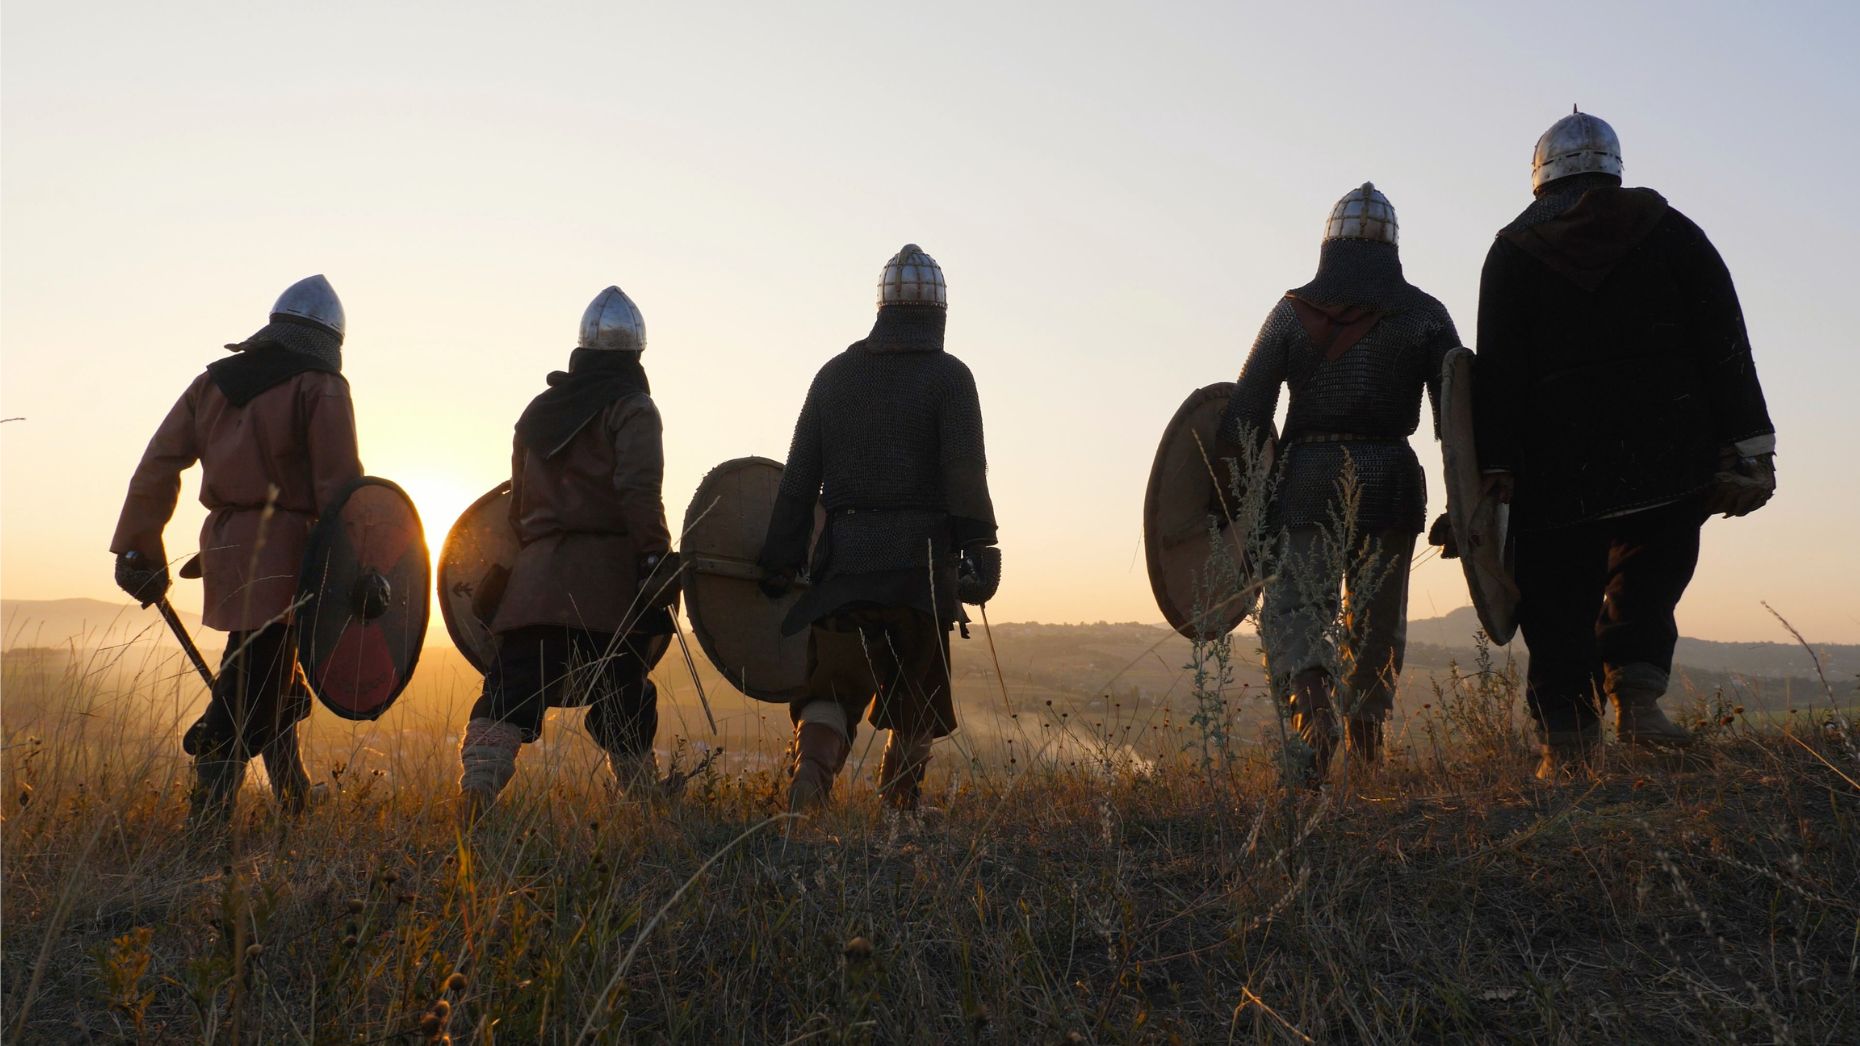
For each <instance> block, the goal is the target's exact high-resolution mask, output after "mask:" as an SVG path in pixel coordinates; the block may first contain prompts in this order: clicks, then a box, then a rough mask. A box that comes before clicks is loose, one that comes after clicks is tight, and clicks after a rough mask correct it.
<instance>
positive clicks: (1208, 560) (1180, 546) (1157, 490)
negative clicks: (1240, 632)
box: [1143, 381, 1258, 639]
mask: <svg viewBox="0 0 1860 1046" xmlns="http://www.w3.org/2000/svg"><path fill="white" fill-rule="evenodd" d="M1233 391H1234V383H1233V382H1231V381H1224V382H1220V383H1219V384H1215V385H1209V386H1206V387H1204V388H1199V389H1196V390H1195V391H1194V392H1193V393H1191V394H1190V395H1189V397H1188V399H1186V400H1184V401H1183V402H1182V406H1181V408H1180V409H1178V410H1177V411H1176V412H1175V417H1173V418H1170V419H1169V425H1168V427H1166V428H1165V429H1163V436H1162V442H1161V443H1159V444H1158V445H1157V447H1156V460H1155V462H1154V463H1153V464H1152V465H1151V466H1150V483H1149V489H1148V491H1147V492H1146V493H1145V495H1144V498H1143V552H1144V560H1145V562H1146V564H1147V565H1148V567H1149V574H1150V591H1151V592H1153V593H1155V595H1156V606H1157V608H1158V609H1160V610H1161V611H1162V614H1163V619H1164V620H1166V621H1168V622H1169V625H1170V627H1172V628H1174V629H1175V630H1176V631H1177V632H1180V633H1181V634H1182V635H1184V636H1187V637H1188V638H1190V639H1209V638H1213V637H1217V636H1224V635H1226V634H1227V633H1229V632H1231V631H1233V630H1234V628H1235V627H1236V626H1238V625H1239V624H1240V622H1242V621H1244V620H1246V616H1247V614H1248V613H1250V612H1251V611H1252V609H1253V607H1254V605H1255V604H1256V603H1257V602H1258V599H1257V595H1256V594H1255V593H1253V592H1252V591H1251V590H1250V589H1249V588H1247V587H1246V584H1245V579H1246V577H1247V570H1246V555H1245V545H1244V542H1243V541H1242V540H1241V538H1240V535H1238V534H1231V533H1230V530H1231V529H1232V528H1230V527H1229V525H1228V519H1227V518H1226V517H1225V516H1224V515H1223V516H1217V515H1216V509H1215V506H1216V505H1217V502H1216V500H1215V497H1216V492H1217V491H1220V492H1221V493H1222V495H1223V497H1224V499H1225V501H1226V503H1227V504H1228V505H1229V506H1231V505H1232V503H1233V499H1232V491H1230V490H1229V489H1228V488H1229V485H1230V484H1229V477H1228V476H1226V475H1221V476H1218V477H1217V476H1216V466H1215V464H1214V460H1215V459H1214V439H1215V431H1216V429H1217V428H1218V427H1219V426H1220V421H1221V414H1222V413H1223V412H1225V411H1226V409H1227V401H1228V400H1229V399H1230V398H1231V397H1232V396H1233ZM1217 521H1218V526H1216V525H1215V524H1216V523H1217Z"/></svg>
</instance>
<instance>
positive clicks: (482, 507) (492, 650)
mask: <svg viewBox="0 0 1860 1046" xmlns="http://www.w3.org/2000/svg"><path fill="white" fill-rule="evenodd" d="M510 497H511V495H510V482H509V481H508V480H506V481H504V482H502V483H499V484H498V485H497V486H495V487H492V488H491V489H490V491H488V492H487V493H486V494H485V495H484V496H483V497H481V498H479V499H478V500H477V501H474V502H472V503H471V507H470V508H468V509H466V510H465V511H464V512H461V513H459V518H458V521H457V522H455V523H453V524H452V529H451V530H449V531H447V532H446V543H445V544H444V545H441V546H440V548H439V613H440V616H442V617H443V618H444V619H445V622H446V633H447V634H448V635H450V636H451V637H452V645H453V646H455V647H458V650H459V653H461V654H464V655H465V660H467V661H469V662H471V666H472V667H473V668H475V669H477V670H478V671H480V672H487V673H488V672H490V671H491V669H492V668H493V667H494V666H495V665H496V664H497V647H498V641H497V636H495V635H493V634H492V632H491V622H492V620H494V619H495V618H496V617H497V608H498V607H499V606H501V605H502V604H503V602H504V589H505V587H506V586H507V585H508V584H509V583H510V572H511V571H512V570H515V569H516V566H517V553H518V552H519V551H520V550H521V549H522V547H523V543H522V542H521V541H519V540H518V539H517V530H516V527H514V526H512V525H511V522H510ZM671 645H672V637H671V636H669V635H657V636H652V637H651V638H650V639H648V640H647V641H646V664H647V667H648V668H650V667H652V666H654V665H657V664H658V663H659V659H660V658H663V657H664V656H665V652H666V651H667V650H669V649H670V648H671ZM572 690H573V688H564V690H563V692H564V693H565V694H566V693H570V692H572Z"/></svg>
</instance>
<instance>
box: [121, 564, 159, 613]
mask: <svg viewBox="0 0 1860 1046" xmlns="http://www.w3.org/2000/svg"><path fill="white" fill-rule="evenodd" d="M168 585H169V581H168V564H166V563H163V562H160V561H159V560H153V559H149V558H148V557H146V556H144V555H143V554H142V553H140V552H124V553H122V554H120V555H118V556H117V557H116V587H117V588H120V589H122V590H123V591H124V592H127V593H129V598H131V599H134V600H136V601H137V602H139V603H141V604H142V605H143V606H144V607H146V606H149V605H150V604H152V603H154V602H155V601H156V600H159V599H161V598H162V597H163V596H166V595H167V594H168Z"/></svg>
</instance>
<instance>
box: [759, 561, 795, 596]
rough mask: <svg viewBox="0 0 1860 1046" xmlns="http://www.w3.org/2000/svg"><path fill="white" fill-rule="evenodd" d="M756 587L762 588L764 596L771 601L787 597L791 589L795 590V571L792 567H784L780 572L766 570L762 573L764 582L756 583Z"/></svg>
mask: <svg viewBox="0 0 1860 1046" xmlns="http://www.w3.org/2000/svg"><path fill="white" fill-rule="evenodd" d="M756 587H758V588H760V589H761V590H762V594H763V595H765V596H767V597H769V598H770V599H780V598H781V597H783V596H785V595H787V594H788V591H789V590H790V589H792V588H794V570H793V568H791V567H782V568H781V569H779V570H764V571H763V572H762V580H760V581H758V582H756Z"/></svg>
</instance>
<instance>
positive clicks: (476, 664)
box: [439, 480, 522, 672]
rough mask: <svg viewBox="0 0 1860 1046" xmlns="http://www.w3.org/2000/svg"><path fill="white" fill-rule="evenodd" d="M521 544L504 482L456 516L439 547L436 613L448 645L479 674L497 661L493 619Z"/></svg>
mask: <svg viewBox="0 0 1860 1046" xmlns="http://www.w3.org/2000/svg"><path fill="white" fill-rule="evenodd" d="M521 547H522V545H521V544H520V543H519V542H518V541H517V531H516V528H515V527H513V526H511V524H510V483H509V481H508V480H506V481H505V482H503V483H499V484H498V485H497V486H495V487H493V488H491V490H490V492H489V493H487V494H485V495H484V496H483V497H481V498H479V499H478V500H477V501H474V502H472V503H471V507H470V508H468V509H466V510H465V511H464V512H461V513H460V514H459V518H458V522H456V523H454V524H452V529H451V530H448V531H446V543H445V544H444V545H442V546H440V549H439V612H440V614H441V615H442V616H443V617H444V618H445V620H446V632H447V633H448V634H450V635H451V636H452V645H453V646H456V647H458V648H459V653H461V654H464V655H465V660H467V661H470V662H471V666H472V667H473V668H475V669H477V670H478V671H480V672H489V671H490V670H491V668H492V666H493V665H495V664H497V637H495V636H493V635H492V634H491V620H492V619H493V618H495V617H496V616H497V608H498V606H499V605H500V604H501V603H503V601H504V588H505V586H506V585H508V584H509V583H510V572H511V570H513V569H515V567H516V565H517V551H518V550H519V549H520V548H521Z"/></svg>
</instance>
